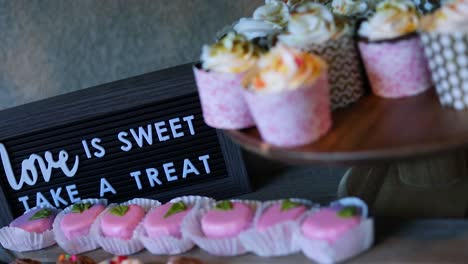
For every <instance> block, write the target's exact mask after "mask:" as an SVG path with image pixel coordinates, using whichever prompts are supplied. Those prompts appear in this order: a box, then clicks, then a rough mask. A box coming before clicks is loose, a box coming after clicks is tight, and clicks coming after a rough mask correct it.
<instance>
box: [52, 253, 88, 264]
mask: <svg viewBox="0 0 468 264" xmlns="http://www.w3.org/2000/svg"><path fill="white" fill-rule="evenodd" d="M56 263H57V264H96V262H95V261H94V260H93V259H92V258H90V257H88V256H78V255H68V254H61V255H60V256H59V257H58V259H57V262H56Z"/></svg>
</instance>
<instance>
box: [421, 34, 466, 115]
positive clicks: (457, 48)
mask: <svg viewBox="0 0 468 264" xmlns="http://www.w3.org/2000/svg"><path fill="white" fill-rule="evenodd" d="M421 40H422V42H423V44H424V51H425V54H426V57H427V60H428V61H429V68H430V70H431V75H432V80H433V82H434V84H435V87H436V90H437V94H438V96H439V101H440V103H441V104H442V105H444V106H448V107H452V108H454V109H456V110H462V109H467V108H468V34H462V33H453V34H439V33H422V35H421Z"/></svg>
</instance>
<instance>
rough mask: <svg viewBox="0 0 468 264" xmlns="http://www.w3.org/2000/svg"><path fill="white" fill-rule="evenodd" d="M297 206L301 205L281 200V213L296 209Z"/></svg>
mask: <svg viewBox="0 0 468 264" xmlns="http://www.w3.org/2000/svg"><path fill="white" fill-rule="evenodd" d="M298 206H301V204H300V203H296V202H293V201H291V200H289V199H286V200H283V201H282V202H281V212H283V211H287V210H289V209H293V208H296V207H298Z"/></svg>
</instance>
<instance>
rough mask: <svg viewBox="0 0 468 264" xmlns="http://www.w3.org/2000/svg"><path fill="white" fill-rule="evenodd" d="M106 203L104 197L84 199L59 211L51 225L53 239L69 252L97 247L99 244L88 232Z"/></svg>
mask: <svg viewBox="0 0 468 264" xmlns="http://www.w3.org/2000/svg"><path fill="white" fill-rule="evenodd" d="M106 205H107V200H105V199H86V200H82V201H81V202H79V203H77V204H74V205H72V206H69V207H67V208H65V209H64V210H63V211H62V212H60V213H59V214H58V215H57V217H56V218H55V221H54V225H53V226H54V235H55V239H56V241H57V243H58V244H59V246H60V247H61V248H62V249H64V250H65V251H66V252H67V253H69V254H78V253H82V252H87V251H91V250H94V249H96V248H98V247H99V245H98V244H97V242H96V241H95V239H94V237H93V236H92V235H91V234H90V230H91V226H92V224H93V223H94V221H95V220H96V218H97V217H98V215H99V214H101V213H102V212H103V211H104V209H105V206H106Z"/></svg>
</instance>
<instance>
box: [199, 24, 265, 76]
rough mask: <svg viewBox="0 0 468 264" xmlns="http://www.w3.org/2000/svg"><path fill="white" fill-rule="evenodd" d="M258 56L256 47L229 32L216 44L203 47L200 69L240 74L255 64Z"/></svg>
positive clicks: (258, 51) (258, 50) (240, 36)
mask: <svg viewBox="0 0 468 264" xmlns="http://www.w3.org/2000/svg"><path fill="white" fill-rule="evenodd" d="M259 54H260V49H259V48H258V47H257V46H255V45H254V44H253V43H250V42H249V41H248V40H247V39H246V38H245V37H243V36H242V35H239V34H235V33H234V32H230V33H228V34H227V35H226V36H224V37H223V38H222V39H220V40H219V41H218V42H217V43H215V44H213V45H211V46H207V45H205V46H204V47H203V52H202V55H201V61H202V67H203V69H205V70H211V71H215V72H224V73H241V72H245V71H247V70H248V69H249V68H251V67H252V66H253V65H254V64H255V62H256V61H257V58H258V56H259Z"/></svg>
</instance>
